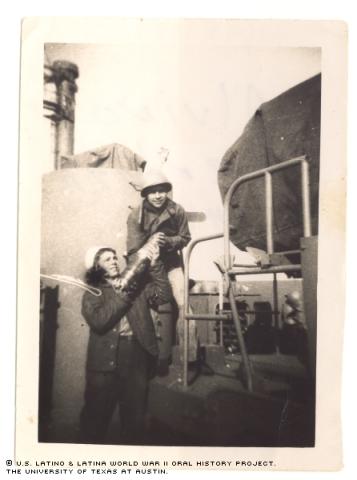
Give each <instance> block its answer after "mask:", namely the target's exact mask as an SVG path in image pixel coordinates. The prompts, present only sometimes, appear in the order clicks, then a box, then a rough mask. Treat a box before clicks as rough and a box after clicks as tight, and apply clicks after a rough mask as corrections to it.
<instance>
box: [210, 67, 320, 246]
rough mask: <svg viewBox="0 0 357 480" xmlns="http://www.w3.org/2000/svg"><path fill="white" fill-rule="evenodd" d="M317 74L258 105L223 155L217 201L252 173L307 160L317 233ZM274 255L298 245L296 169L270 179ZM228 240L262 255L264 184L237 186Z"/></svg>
mask: <svg viewBox="0 0 357 480" xmlns="http://www.w3.org/2000/svg"><path fill="white" fill-rule="evenodd" d="M320 108H321V75H317V76H315V77H313V78H310V79H309V80H306V81H304V82H303V83H300V84H299V85H297V86H295V87H293V88H291V89H290V90H288V91H286V92H284V93H282V94H281V95H279V96H278V97H276V98H274V99H273V100H271V101H269V102H266V103H263V104H262V105H261V106H260V108H259V109H258V110H257V111H256V112H255V114H254V116H253V118H252V119H251V120H250V121H249V122H248V124H247V125H246V127H245V129H244V131H243V134H242V135H241V136H240V137H239V138H238V140H237V141H236V142H235V143H234V144H233V145H232V146H231V148H230V149H229V150H228V151H227V152H226V154H225V155H224V157H223V159H222V161H221V164H220V167H219V170H218V184H219V188H220V192H221V195H222V198H224V196H225V194H226V192H227V190H228V188H229V187H230V185H231V184H232V183H233V181H234V180H235V179H236V178H238V177H240V176H242V175H244V174H246V173H250V172H253V171H255V170H258V169H261V168H265V167H268V166H270V165H274V164H277V163H280V162H283V161H285V160H289V159H291V158H294V157H298V156H300V155H306V156H307V157H308V160H309V163H310V196H311V219H312V234H313V235H316V234H317V230H318V194H319V158H320ZM272 178H273V218H274V224H273V233H274V248H275V251H278V250H280V251H282V250H287V249H295V248H299V246H300V237H302V236H303V228H302V199H301V178H300V167H299V166H296V167H293V168H290V169H287V170H284V171H281V172H277V173H274V174H273V177H272ZM230 225H232V229H231V240H232V242H233V243H234V244H235V245H236V246H237V247H238V248H240V249H242V250H244V249H245V248H246V247H247V246H252V247H257V248H261V249H264V250H266V222H265V187H264V180H263V179H256V180H253V181H250V182H247V183H244V184H242V185H241V186H240V187H239V188H238V190H237V191H236V193H235V194H234V195H233V197H232V201H231V205H230Z"/></svg>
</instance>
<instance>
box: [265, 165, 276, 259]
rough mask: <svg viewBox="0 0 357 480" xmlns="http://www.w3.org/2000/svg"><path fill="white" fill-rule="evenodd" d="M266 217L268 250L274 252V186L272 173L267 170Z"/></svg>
mask: <svg viewBox="0 0 357 480" xmlns="http://www.w3.org/2000/svg"><path fill="white" fill-rule="evenodd" d="M265 218H266V232H267V252H268V253H269V254H271V253H273V252H274V240H273V188H272V181H271V173H269V172H265Z"/></svg>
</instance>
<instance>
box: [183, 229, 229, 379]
mask: <svg viewBox="0 0 357 480" xmlns="http://www.w3.org/2000/svg"><path fill="white" fill-rule="evenodd" d="M222 237H223V233H217V234H215V235H208V236H206V237H201V238H197V239H196V240H192V242H190V244H189V245H188V247H187V251H186V255H185V268H184V291H183V294H184V307H183V310H184V312H183V321H184V344H183V375H182V376H183V387H184V388H187V386H188V322H189V315H190V313H189V310H190V305H189V293H188V289H189V279H190V259H191V254H192V250H193V249H194V247H195V246H196V245H197V244H198V243H201V242H206V241H208V240H216V239H217V238H222Z"/></svg>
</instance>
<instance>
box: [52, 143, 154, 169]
mask: <svg viewBox="0 0 357 480" xmlns="http://www.w3.org/2000/svg"><path fill="white" fill-rule="evenodd" d="M145 164H146V162H145V160H144V159H143V158H142V157H140V155H138V154H136V153H134V152H133V151H132V150H130V148H128V147H125V146H124V145H120V144H119V143H111V144H110V145H105V146H103V147H99V148H94V149H92V150H88V151H87V152H83V153H79V154H76V155H70V156H62V157H61V168H88V167H89V168H120V169H122V170H144V167H145Z"/></svg>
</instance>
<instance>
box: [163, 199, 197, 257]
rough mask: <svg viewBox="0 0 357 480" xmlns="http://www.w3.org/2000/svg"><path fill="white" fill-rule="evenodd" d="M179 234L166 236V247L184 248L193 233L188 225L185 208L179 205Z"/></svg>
mask: <svg viewBox="0 0 357 480" xmlns="http://www.w3.org/2000/svg"><path fill="white" fill-rule="evenodd" d="M175 217H176V221H177V235H173V236H170V237H169V236H165V249H166V250H168V251H170V250H182V249H183V248H184V247H186V245H187V244H188V243H189V242H190V240H191V233H190V229H189V227H188V220H187V215H186V212H185V210H184V209H183V208H182V207H181V206H180V205H177V211H176V215H175Z"/></svg>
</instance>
